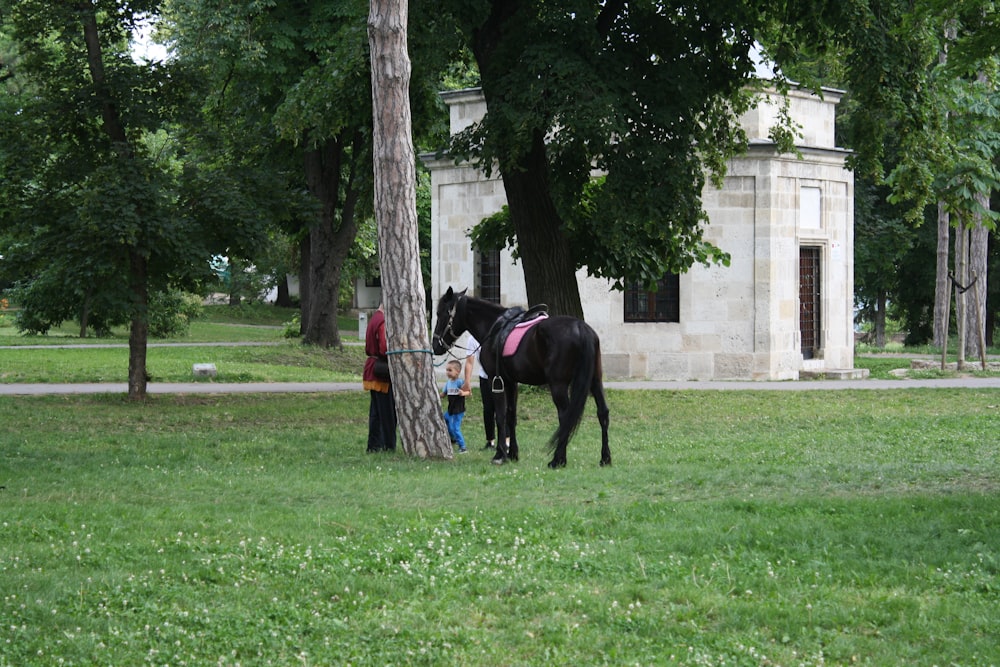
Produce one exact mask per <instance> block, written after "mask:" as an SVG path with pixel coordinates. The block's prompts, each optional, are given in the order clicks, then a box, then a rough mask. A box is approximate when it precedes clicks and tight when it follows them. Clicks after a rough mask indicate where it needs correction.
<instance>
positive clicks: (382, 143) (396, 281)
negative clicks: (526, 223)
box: [368, 0, 452, 459]
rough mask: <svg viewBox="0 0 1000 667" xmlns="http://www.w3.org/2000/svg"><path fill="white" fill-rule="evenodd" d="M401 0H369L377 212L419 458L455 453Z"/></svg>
mask: <svg viewBox="0 0 1000 667" xmlns="http://www.w3.org/2000/svg"><path fill="white" fill-rule="evenodd" d="M407 9H408V8H407V2H406V0H371V10H370V13H369V16H368V41H369V45H370V47H371V58H372V102H373V112H372V113H373V116H374V127H373V132H372V137H373V140H374V147H375V151H374V158H375V218H376V221H377V222H378V239H379V249H380V252H379V261H380V263H381V268H382V297H383V301H384V303H385V316H386V325H385V326H386V338H387V340H388V344H389V372H390V374H391V375H392V382H393V385H394V394H395V397H396V414H397V416H398V422H399V430H400V436H401V440H402V443H403V450H404V451H405V452H406V453H407V454H411V455H416V456H419V457H421V458H426V457H433V458H443V459H450V458H452V449H451V441H450V439H449V438H448V431H447V429H446V428H445V424H444V419H442V418H441V400H440V398H439V397H438V389H437V387H436V386H435V381H434V357H433V356H432V355H431V351H430V335H429V331H428V327H427V318H426V315H425V312H426V311H425V310H424V286H423V277H422V276H421V273H420V246H419V237H418V233H417V175H416V156H415V155H414V151H413V139H412V137H411V134H410V132H411V119H410V96H409V90H408V87H409V83H410V59H409V55H408V54H407V50H406V22H407Z"/></svg>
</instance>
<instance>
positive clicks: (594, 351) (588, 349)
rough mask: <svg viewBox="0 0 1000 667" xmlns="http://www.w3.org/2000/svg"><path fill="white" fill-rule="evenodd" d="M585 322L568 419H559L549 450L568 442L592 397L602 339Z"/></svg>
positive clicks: (573, 380) (573, 379)
mask: <svg viewBox="0 0 1000 667" xmlns="http://www.w3.org/2000/svg"><path fill="white" fill-rule="evenodd" d="M581 324H583V329H584V336H583V337H582V338H583V344H582V345H581V349H580V358H579V360H578V362H577V366H576V371H575V372H574V373H573V378H572V379H571V380H570V385H569V406H568V411H567V415H568V417H569V418H568V419H566V420H562V419H560V420H559V428H558V429H556V432H555V433H553V434H552V438H550V439H549V451H550V452H551V451H554V450H555V449H556V447H557V446H558V445H559V443H560V442H568V441H569V439H570V438H572V437H573V434H574V433H576V427H577V426H579V425H580V420H581V419H583V411H584V410H586V409H587V400H588V399H589V398H590V387H591V382H592V381H593V379H594V372H595V369H596V368H597V364H599V363H600V349H601V348H600V341H599V340H598V338H597V333H596V332H595V331H594V330H593V329H591V328H590V327H589V326H587V325H586V324H585V323H582V322H581Z"/></svg>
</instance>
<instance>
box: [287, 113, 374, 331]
mask: <svg viewBox="0 0 1000 667" xmlns="http://www.w3.org/2000/svg"><path fill="white" fill-rule="evenodd" d="M362 141H363V138H362V135H361V134H360V133H356V134H355V135H354V136H353V138H351V139H350V140H349V141H348V140H347V139H345V138H344V137H343V136H337V137H335V138H332V139H329V140H327V141H326V142H324V143H323V144H322V145H320V146H317V147H316V148H314V149H312V150H308V151H306V153H305V172H306V182H307V183H308V186H309V191H310V192H311V193H312V194H313V196H315V197H316V198H317V199H318V200H319V202H320V219H319V222H318V223H317V224H316V225H315V226H314V227H313V228H312V229H310V230H309V263H308V265H309V270H308V271H309V290H308V300H309V302H308V305H303V307H302V313H303V320H302V323H303V338H304V342H305V343H307V344H310V345H317V346H319V347H338V348H339V347H341V341H340V330H339V328H338V327H337V302H338V300H339V297H340V281H341V278H342V276H343V267H344V262H345V261H346V260H347V255H348V254H349V253H350V251H351V245H352V244H353V243H354V238H355V237H356V236H357V233H358V223H357V218H356V216H355V211H356V208H357V201H358V196H359V195H358V190H357V187H355V185H356V181H355V177H356V170H357V169H358V167H359V164H360V162H361V161H360V158H359V155H360V153H361V151H362V150H363V147H362ZM345 172H346V173H345ZM345 175H346V176H347V183H346V184H343V183H342V179H343V178H344V176H345ZM342 190H343V192H344V195H343V200H341V191H342Z"/></svg>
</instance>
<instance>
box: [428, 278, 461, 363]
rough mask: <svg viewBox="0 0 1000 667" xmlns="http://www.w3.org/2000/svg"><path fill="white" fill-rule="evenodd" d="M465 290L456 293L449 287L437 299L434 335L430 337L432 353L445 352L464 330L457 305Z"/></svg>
mask: <svg viewBox="0 0 1000 667" xmlns="http://www.w3.org/2000/svg"><path fill="white" fill-rule="evenodd" d="M466 291H467V290H462V291H461V292H458V293H456V292H455V291H454V290H452V289H451V288H450V287H449V288H448V291H447V292H445V293H444V296H442V297H441V298H440V299H439V300H438V307H437V326H435V327H434V336H433V337H432V339H431V342H432V343H433V345H432V347H433V348H434V354H444V353H445V352H447V351H448V350H449V349H451V346H452V345H454V344H455V341H456V340H457V339H458V337H459V336H461V335H462V334H463V333H464V332H465V320H464V318H463V317H462V314H461V313H459V312H458V311H459V307H458V306H459V303H460V302H461V300H462V299H463V298H464V297H465V292H466Z"/></svg>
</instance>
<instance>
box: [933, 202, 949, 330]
mask: <svg viewBox="0 0 1000 667" xmlns="http://www.w3.org/2000/svg"><path fill="white" fill-rule="evenodd" d="M937 210H938V215H937V268H936V269H935V274H934V276H935V279H934V345H936V346H937V347H940V348H942V349H943V348H946V347H947V346H948V320H949V319H950V315H951V281H950V280H948V253H949V251H950V250H951V248H950V247H949V246H950V245H951V217H950V216H949V215H948V211H947V209H946V208H945V206H944V202H938V207H937Z"/></svg>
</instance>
